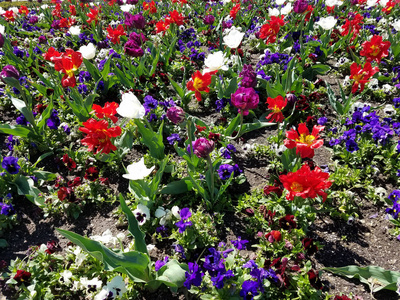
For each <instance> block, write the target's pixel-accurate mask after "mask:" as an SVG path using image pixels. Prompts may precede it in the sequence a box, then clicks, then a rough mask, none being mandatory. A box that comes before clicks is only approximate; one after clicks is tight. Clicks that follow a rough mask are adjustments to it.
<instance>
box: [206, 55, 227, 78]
mask: <svg viewBox="0 0 400 300" xmlns="http://www.w3.org/2000/svg"><path fill="white" fill-rule="evenodd" d="M226 63H227V58H226V57H225V55H224V52H222V51H217V52H215V53H211V54H209V55H208V56H207V58H206V59H205V60H204V65H205V66H206V67H207V68H205V69H204V73H208V72H213V71H218V70H219V69H221V70H224V71H227V70H228V66H227V65H226Z"/></svg>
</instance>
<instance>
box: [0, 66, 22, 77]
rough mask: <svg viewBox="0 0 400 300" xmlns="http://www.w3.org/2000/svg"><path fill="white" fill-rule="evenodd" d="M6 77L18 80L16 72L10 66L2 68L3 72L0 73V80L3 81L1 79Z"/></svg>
mask: <svg viewBox="0 0 400 300" xmlns="http://www.w3.org/2000/svg"><path fill="white" fill-rule="evenodd" d="M7 77H12V78H15V79H19V72H18V70H17V69H16V68H15V67H14V66H12V65H7V66H5V67H4V68H3V70H2V71H1V72H0V78H1V79H3V78H7Z"/></svg>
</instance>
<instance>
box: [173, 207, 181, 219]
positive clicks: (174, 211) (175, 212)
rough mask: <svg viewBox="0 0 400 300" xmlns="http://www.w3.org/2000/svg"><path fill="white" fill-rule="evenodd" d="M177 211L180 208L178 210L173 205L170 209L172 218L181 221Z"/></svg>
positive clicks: (178, 209)
mask: <svg viewBox="0 0 400 300" xmlns="http://www.w3.org/2000/svg"><path fill="white" fill-rule="evenodd" d="M179 211H180V208H179V207H178V206H176V205H175V206H174V207H172V208H171V212H172V214H173V215H174V217H175V218H177V219H178V220H180V219H181V216H180V215H179Z"/></svg>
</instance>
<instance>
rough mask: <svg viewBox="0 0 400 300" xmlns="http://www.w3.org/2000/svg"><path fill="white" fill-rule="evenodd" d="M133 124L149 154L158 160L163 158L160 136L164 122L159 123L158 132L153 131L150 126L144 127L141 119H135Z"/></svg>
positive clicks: (162, 145)
mask: <svg viewBox="0 0 400 300" xmlns="http://www.w3.org/2000/svg"><path fill="white" fill-rule="evenodd" d="M135 124H136V126H137V128H138V131H139V132H140V134H141V135H142V139H141V141H142V142H143V144H145V145H146V146H147V147H148V148H149V150H150V155H151V156H153V157H154V158H157V159H159V160H162V159H164V156H165V154H164V148H165V146H164V143H163V136H162V130H163V125H164V122H163V123H161V125H160V127H159V129H158V132H157V133H155V132H154V131H153V130H152V129H151V128H150V126H149V125H148V127H145V126H144V124H143V123H142V121H141V120H139V119H136V120H135Z"/></svg>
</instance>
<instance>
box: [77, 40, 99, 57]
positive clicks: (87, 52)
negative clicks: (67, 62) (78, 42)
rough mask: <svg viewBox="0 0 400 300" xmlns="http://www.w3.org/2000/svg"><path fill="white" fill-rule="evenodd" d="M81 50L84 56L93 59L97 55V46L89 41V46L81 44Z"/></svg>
mask: <svg viewBox="0 0 400 300" xmlns="http://www.w3.org/2000/svg"><path fill="white" fill-rule="evenodd" d="M79 52H80V53H82V56H83V58H85V59H92V58H94V57H95V56H96V47H95V46H94V45H93V44H92V43H89V44H88V45H87V46H85V45H83V46H81V47H80V48H79Z"/></svg>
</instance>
